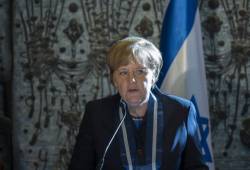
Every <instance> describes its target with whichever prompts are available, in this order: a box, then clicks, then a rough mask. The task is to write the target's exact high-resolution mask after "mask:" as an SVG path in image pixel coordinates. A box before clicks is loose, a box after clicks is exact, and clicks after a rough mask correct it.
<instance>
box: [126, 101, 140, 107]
mask: <svg viewBox="0 0 250 170" xmlns="http://www.w3.org/2000/svg"><path fill="white" fill-rule="evenodd" d="M126 102H127V104H128V105H129V106H130V107H137V106H140V105H141V104H142V101H141V100H127V101H126Z"/></svg>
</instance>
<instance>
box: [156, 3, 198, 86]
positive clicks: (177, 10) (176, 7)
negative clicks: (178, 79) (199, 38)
mask: <svg viewBox="0 0 250 170" xmlns="http://www.w3.org/2000/svg"><path fill="white" fill-rule="evenodd" d="M197 6H198V2H197V0H171V1H170V3H169V5H168V8H167V11H166V14H165V17H164V20H163V25H162V31H161V40H160V51H161V53H162V57H163V67H162V70H161V73H160V75H159V80H158V82H157V85H158V87H161V85H162V82H163V80H164V77H165V76H166V73H167V71H168V69H169V67H170V65H171V63H172V62H173V60H174V58H175V56H176V55H177V53H178V51H179V50H180V48H181V46H182V44H183V42H184V41H185V39H186V37H187V36H188V34H189V33H190V31H191V29H192V27H193V24H194V19H195V14H196V10H197Z"/></svg>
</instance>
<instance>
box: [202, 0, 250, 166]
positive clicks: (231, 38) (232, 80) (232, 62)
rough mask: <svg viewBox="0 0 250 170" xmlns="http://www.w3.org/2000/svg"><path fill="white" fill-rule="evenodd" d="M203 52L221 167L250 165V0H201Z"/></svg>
mask: <svg viewBox="0 0 250 170" xmlns="http://www.w3.org/2000/svg"><path fill="white" fill-rule="evenodd" d="M200 9H201V12H202V26H203V37H204V52H205V59H206V71H207V80H208V91H209V104H210V113H211V114H210V115H211V125H212V126H211V127H212V138H213V147H214V155H215V163H216V167H217V169H225V170H226V169H232V170H243V169H250V163H249V162H250V156H249V155H250V113H249V106H250V105H249V104H250V103H249V102H250V101H249V99H250V91H249V75H250V70H249V57H250V41H249V38H250V29H249V28H250V27H249V26H250V22H249V15H250V2H249V1H248V0H238V1H234V0H220V1H219V0H209V1H205V0H204V1H202V3H201V7H200Z"/></svg>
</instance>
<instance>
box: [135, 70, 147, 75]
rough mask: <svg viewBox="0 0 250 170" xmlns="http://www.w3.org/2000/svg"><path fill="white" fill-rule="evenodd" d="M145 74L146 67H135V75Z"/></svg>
mask: <svg viewBox="0 0 250 170" xmlns="http://www.w3.org/2000/svg"><path fill="white" fill-rule="evenodd" d="M145 74H147V71H146V69H137V70H136V71H135V75H137V76H141V75H145Z"/></svg>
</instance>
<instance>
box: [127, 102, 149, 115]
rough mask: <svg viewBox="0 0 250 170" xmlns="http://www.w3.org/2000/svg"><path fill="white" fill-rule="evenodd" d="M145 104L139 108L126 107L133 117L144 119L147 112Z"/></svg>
mask: <svg viewBox="0 0 250 170" xmlns="http://www.w3.org/2000/svg"><path fill="white" fill-rule="evenodd" d="M147 106H148V104H147V103H143V104H142V105H139V106H128V110H129V113H130V115H131V116H133V117H144V116H145V114H146V111H147Z"/></svg>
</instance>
